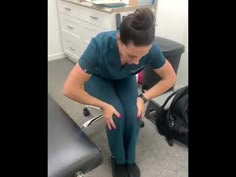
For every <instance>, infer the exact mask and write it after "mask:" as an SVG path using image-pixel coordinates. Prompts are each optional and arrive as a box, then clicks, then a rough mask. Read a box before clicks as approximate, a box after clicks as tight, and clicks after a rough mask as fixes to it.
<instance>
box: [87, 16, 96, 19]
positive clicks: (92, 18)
mask: <svg viewBox="0 0 236 177" xmlns="http://www.w3.org/2000/svg"><path fill="white" fill-rule="evenodd" d="M89 17H90V18H92V19H94V20H97V19H98V17H94V16H89Z"/></svg>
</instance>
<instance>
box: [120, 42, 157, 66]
mask: <svg viewBox="0 0 236 177" xmlns="http://www.w3.org/2000/svg"><path fill="white" fill-rule="evenodd" d="M151 47H152V44H151V45H148V46H135V45H134V44H133V43H129V44H128V45H125V44H123V45H122V46H121V48H122V50H121V51H122V57H123V60H124V62H126V63H127V64H135V65H138V64H139V61H140V59H141V58H142V57H143V56H145V55H147V54H148V52H149V50H150V49H151Z"/></svg>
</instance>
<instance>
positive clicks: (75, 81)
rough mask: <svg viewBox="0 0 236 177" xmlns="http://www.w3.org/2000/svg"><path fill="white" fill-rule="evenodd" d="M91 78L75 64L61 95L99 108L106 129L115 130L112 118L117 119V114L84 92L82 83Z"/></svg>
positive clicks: (118, 115) (111, 107) (107, 105)
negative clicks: (101, 111)
mask: <svg viewBox="0 0 236 177" xmlns="http://www.w3.org/2000/svg"><path fill="white" fill-rule="evenodd" d="M91 76H92V75H91V74H87V73H86V72H84V71H83V70H82V69H81V67H80V66H79V65H78V64H76V65H75V66H74V68H73V69H72V70H71V72H70V74H69V76H68V77H67V79H66V81H65V83H64V88H63V94H64V95H65V96H66V97H68V98H70V99H72V100H74V101H77V102H79V103H81V104H87V105H92V106H97V107H100V108H101V109H102V110H103V115H104V118H105V120H106V123H107V125H108V128H109V129H110V130H111V127H113V128H116V126H115V124H114V122H113V119H112V116H113V114H115V115H116V116H117V117H121V115H120V114H119V112H117V110H116V109H115V108H114V107H113V106H112V105H110V104H108V103H106V102H103V101H101V100H99V99H97V98H95V97H92V96H91V95H89V94H88V93H87V92H86V91H85V90H84V83H85V82H87V81H88V80H89V78H90V77H91Z"/></svg>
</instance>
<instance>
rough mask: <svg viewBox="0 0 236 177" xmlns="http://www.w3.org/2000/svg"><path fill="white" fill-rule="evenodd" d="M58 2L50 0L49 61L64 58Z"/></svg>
mask: <svg viewBox="0 0 236 177" xmlns="http://www.w3.org/2000/svg"><path fill="white" fill-rule="evenodd" d="M58 20H59V19H58V13H57V5H56V0H48V61H50V60H55V59H59V58H63V57H64V52H63V48H62V41H61V34H60V26H59V21H58Z"/></svg>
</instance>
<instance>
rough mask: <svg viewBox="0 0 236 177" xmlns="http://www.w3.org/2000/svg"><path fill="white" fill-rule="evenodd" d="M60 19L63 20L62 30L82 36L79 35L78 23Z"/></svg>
mask: <svg viewBox="0 0 236 177" xmlns="http://www.w3.org/2000/svg"><path fill="white" fill-rule="evenodd" d="M60 19H61V26H62V30H64V31H68V32H70V33H73V34H76V35H81V34H79V25H78V24H77V23H74V22H72V21H69V20H67V19H65V18H63V17H61V18H60Z"/></svg>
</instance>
